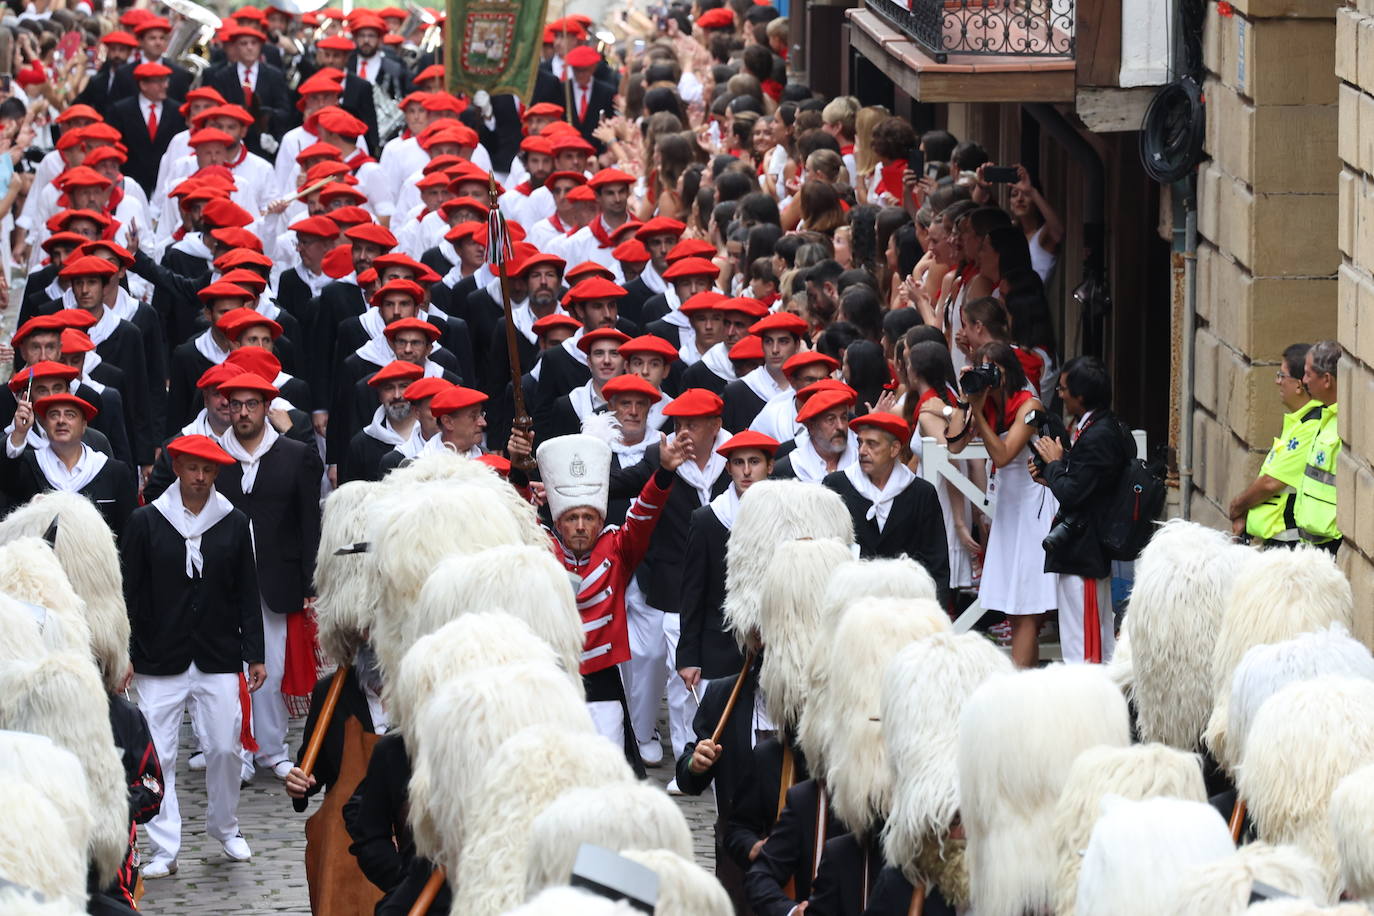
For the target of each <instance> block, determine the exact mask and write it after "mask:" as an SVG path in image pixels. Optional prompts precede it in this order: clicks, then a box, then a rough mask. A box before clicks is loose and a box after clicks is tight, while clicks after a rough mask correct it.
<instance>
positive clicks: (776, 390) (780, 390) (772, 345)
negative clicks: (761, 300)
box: [721, 312, 807, 430]
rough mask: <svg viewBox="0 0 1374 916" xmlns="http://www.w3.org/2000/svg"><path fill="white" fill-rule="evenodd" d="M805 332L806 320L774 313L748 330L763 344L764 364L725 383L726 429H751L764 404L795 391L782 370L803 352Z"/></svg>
mask: <svg viewBox="0 0 1374 916" xmlns="http://www.w3.org/2000/svg"><path fill="white" fill-rule="evenodd" d="M806 332H807V324H806V319H804V318H801V317H800V316H797V315H793V314H792V313H791V312H774V313H773V314H771V315H768V316H767V317H765V318H761V319H760V320H759V321H757V322H755V323H754V324H753V325H752V326H751V327H750V328H749V333H750V334H753V335H754V336H756V337H758V338H759V342H760V343H761V344H762V345H763V365H762V366H759V367H758V368H757V369H754V370H753V371H751V372H747V373H745V374H744V375H742V376H740V377H739V378H737V379H735V380H734V381H733V382H729V383H727V384H726V386H725V391H723V392H722V393H721V398H723V399H724V401H725V413H724V414H723V415H722V417H723V419H724V421H725V428H726V429H734V430H740V429H748V428H749V426H750V424H751V423H753V422H754V418H755V417H757V416H758V415H759V411H761V410H763V408H764V405H765V404H767V403H768V402H769V401H771V400H773V399H774V398H776V397H779V396H780V395H783V394H787V393H788V392H790V391H791V390H792V385H791V383H790V382H789V381H788V379H787V376H786V374H785V373H784V372H783V369H782V367H783V364H784V363H786V362H787V361H788V360H789V359H791V358H792V357H793V356H795V355H796V354H797V352H798V351H799V350H800V349H801V343H802V338H803V337H804V336H805V334H806Z"/></svg>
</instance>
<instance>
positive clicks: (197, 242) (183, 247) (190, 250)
mask: <svg viewBox="0 0 1374 916" xmlns="http://www.w3.org/2000/svg"><path fill="white" fill-rule="evenodd" d="M172 247H173V248H174V249H176V250H177V251H180V252H181V253H182V254H189V255H190V256H191V257H193V258H200V259H201V260H202V261H209V260H210V259H211V258H212V257H213V255H211V254H210V248H209V246H208V245H206V244H205V239H204V238H203V237H202V236H201V234H200V233H199V232H188V233H186V234H185V235H183V236H182V237H181V238H180V239H178V240H177V241H176V242H174V243H173V244H172Z"/></svg>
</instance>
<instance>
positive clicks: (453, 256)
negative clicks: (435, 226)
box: [437, 236, 460, 264]
mask: <svg viewBox="0 0 1374 916" xmlns="http://www.w3.org/2000/svg"><path fill="white" fill-rule="evenodd" d="M437 247H438V249H439V254H441V255H443V257H444V260H445V261H448V262H449V263H450V264H457V263H458V261H459V260H460V259H459V257H458V249H457V248H455V247H453V243H452V242H450V241H449V240H448V239H446V238H444V237H442V236H440V238H439V244H438V246H437Z"/></svg>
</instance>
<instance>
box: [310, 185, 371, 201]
mask: <svg viewBox="0 0 1374 916" xmlns="http://www.w3.org/2000/svg"><path fill="white" fill-rule="evenodd" d="M336 200H346V201H348V202H349V203H351V204H364V203H367V195H366V194H364V193H363V192H362V191H359V190H358V189H357V188H355V187H352V186H350V185H347V184H344V183H343V182H342V181H331V182H330V183H329V184H327V185H325V186H324V187H323V188H320V203H322V204H325V205H328V204H330V203H332V202H333V201H336Z"/></svg>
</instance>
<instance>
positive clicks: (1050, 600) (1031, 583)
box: [978, 434, 1059, 614]
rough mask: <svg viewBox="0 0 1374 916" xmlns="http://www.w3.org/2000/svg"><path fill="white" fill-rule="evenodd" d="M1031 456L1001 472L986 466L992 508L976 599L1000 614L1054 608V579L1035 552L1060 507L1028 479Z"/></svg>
mask: <svg viewBox="0 0 1374 916" xmlns="http://www.w3.org/2000/svg"><path fill="white" fill-rule="evenodd" d="M1002 438H1003V439H1004V440H1005V439H1006V435H1005V434H1003V436H1002ZM1030 455H1031V450H1030V446H1029V445H1027V446H1026V447H1025V448H1022V449H1021V452H1020V454H1018V455H1017V456H1016V457H1015V458H1013V459H1012V460H1011V462H1010V463H1009V464H1007V465H1006V467H1000V468H997V469H996V470H995V471H994V470H993V467H992V462H991V461H989V462H988V492H989V495H990V496H993V497H994V498H995V499H996V505H997V508H996V510H995V513H994V515H993V519H992V530H991V531H990V533H989V534H988V547H987V554H986V556H985V558H984V560H983V581H982V584H981V586H980V587H979V590H978V597H979V600H980V601H981V602H982V604H983V607H985V608H988V609H990V610H994V611H1002V612H1003V613H1005V614H1040V613H1043V612H1045V611H1049V610H1053V609H1054V608H1055V607H1057V606H1058V604H1059V602H1058V599H1057V598H1056V596H1055V576H1054V575H1053V574H1052V573H1047V572H1045V571H1044V570H1045V550H1044V548H1043V547H1041V546H1040V542H1041V541H1043V540H1044V539H1045V535H1046V534H1049V531H1050V524H1051V522H1052V520H1053V519H1054V513H1055V512H1056V511H1057V510H1058V509H1059V503H1058V502H1057V501H1056V500H1055V498H1054V495H1053V494H1051V493H1050V491H1049V488H1048V487H1042V486H1040V485H1039V484H1038V483H1036V482H1035V481H1034V480H1032V479H1031V476H1030V472H1029V471H1027V470H1026V460H1027V459H1028V458H1030Z"/></svg>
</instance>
